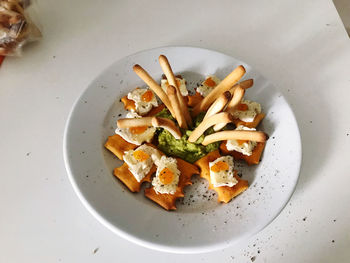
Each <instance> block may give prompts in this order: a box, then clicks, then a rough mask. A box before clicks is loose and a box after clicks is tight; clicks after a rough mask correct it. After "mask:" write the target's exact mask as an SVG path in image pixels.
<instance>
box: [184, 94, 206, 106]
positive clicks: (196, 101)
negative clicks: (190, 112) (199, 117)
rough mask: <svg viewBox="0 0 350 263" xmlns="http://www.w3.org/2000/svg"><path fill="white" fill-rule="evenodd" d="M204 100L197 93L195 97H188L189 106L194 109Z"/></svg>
mask: <svg viewBox="0 0 350 263" xmlns="http://www.w3.org/2000/svg"><path fill="white" fill-rule="evenodd" d="M202 100H203V96H202V95H201V94H200V93H198V92H196V93H195V94H194V95H188V96H187V105H188V106H190V107H194V106H196V105H197V104H199V103H200V102H201V101H202Z"/></svg>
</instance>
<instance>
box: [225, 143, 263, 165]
mask: <svg viewBox="0 0 350 263" xmlns="http://www.w3.org/2000/svg"><path fill="white" fill-rule="evenodd" d="M264 148H265V142H258V143H257V145H256V146H255V148H254V150H253V152H252V155H250V156H248V155H244V154H243V153H240V152H237V151H229V150H227V147H226V141H224V142H222V143H221V144H220V150H221V152H222V153H223V154H229V155H232V156H233V158H234V159H235V160H244V161H246V162H247V164H248V165H253V164H258V163H259V162H260V158H261V155H262V153H263V151H264Z"/></svg>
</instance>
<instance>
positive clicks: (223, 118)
mask: <svg viewBox="0 0 350 263" xmlns="http://www.w3.org/2000/svg"><path fill="white" fill-rule="evenodd" d="M232 121H233V117H232V115H231V114H230V113H228V112H221V113H218V114H215V115H212V116H210V117H209V118H207V119H205V120H203V121H202V123H201V124H199V125H198V126H197V128H196V129H194V131H193V132H192V134H191V135H190V137H188V141H189V142H195V141H197V139H198V138H199V137H200V136H201V135H202V134H203V133H204V132H205V131H206V130H207V129H208V128H210V127H211V126H213V125H215V124H217V123H229V122H232Z"/></svg>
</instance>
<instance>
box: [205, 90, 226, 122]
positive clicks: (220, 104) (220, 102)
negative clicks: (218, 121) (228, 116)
mask: <svg viewBox="0 0 350 263" xmlns="http://www.w3.org/2000/svg"><path fill="white" fill-rule="evenodd" d="M230 99H231V93H230V92H229V91H225V92H224V93H223V94H221V95H220V96H219V98H217V99H216V101H214V103H213V104H212V105H211V106H210V107H209V109H208V111H207V113H206V114H205V116H204V120H205V119H206V118H208V117H210V116H212V115H214V114H216V113H219V112H220V111H221V110H222V109H223V108H224V107H225V106H226V104H227V102H229V100H230Z"/></svg>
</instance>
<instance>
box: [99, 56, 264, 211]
mask: <svg viewBox="0 0 350 263" xmlns="http://www.w3.org/2000/svg"><path fill="white" fill-rule="evenodd" d="M158 60H159V64H160V66H161V68H162V70H163V72H164V75H163V78H162V79H161V83H157V82H156V81H155V80H154V79H153V78H152V77H151V76H150V75H149V73H148V72H147V71H146V70H145V69H144V68H142V67H141V66H140V65H138V64H136V65H134V66H133V70H134V72H135V73H136V74H137V75H138V76H139V77H140V78H141V79H142V80H143V81H144V82H145V83H146V84H147V85H148V86H147V88H140V87H137V88H135V89H133V90H132V91H130V92H129V93H128V94H127V95H125V96H123V97H122V98H121V99H120V101H121V102H123V104H124V108H125V110H127V111H129V112H128V113H127V115H126V117H127V118H121V119H119V120H118V121H117V126H118V128H117V129H116V130H115V133H116V134H115V135H113V136H110V137H109V138H108V140H107V142H106V143H105V147H106V148H107V149H108V150H110V151H111V152H112V153H114V154H115V155H116V156H117V157H118V158H119V159H120V160H122V161H124V163H123V165H121V166H120V167H117V168H115V169H114V175H115V176H116V177H117V178H118V179H119V180H120V181H121V182H122V183H124V185H126V187H127V188H128V189H129V190H130V191H131V192H139V191H140V189H141V185H142V184H143V183H145V182H148V183H151V187H148V188H146V189H145V191H144V194H145V196H146V197H147V198H149V199H151V200H152V201H154V202H155V203H157V204H158V205H160V206H161V207H163V208H164V209H166V210H175V209H176V200H177V199H178V198H181V197H184V187H185V186H187V185H191V184H192V181H191V177H192V175H194V174H200V177H202V178H204V179H206V180H207V181H208V183H209V189H213V190H214V191H216V192H217V194H218V202H222V203H228V202H230V201H231V200H232V199H233V198H234V197H236V196H238V195H239V194H241V193H242V192H244V191H245V190H246V189H247V188H248V181H247V180H244V179H241V178H240V177H239V176H238V175H237V171H236V170H235V169H234V162H235V160H240V159H242V160H245V161H246V163H247V164H248V165H257V164H258V163H259V161H260V158H261V155H262V152H263V150H264V147H265V142H266V139H267V135H266V134H265V133H264V132H261V131H257V130H256V128H257V126H258V125H259V123H260V122H261V121H262V119H263V118H264V117H265V114H264V113H262V111H261V105H260V104H259V103H258V102H255V101H250V100H245V99H244V94H245V90H246V89H248V88H250V87H252V86H253V83H254V81H253V79H248V80H245V81H241V82H239V81H240V80H241V79H242V77H243V75H244V74H245V68H244V66H242V65H240V66H238V67H236V68H235V69H234V70H233V71H232V72H231V73H230V74H228V75H227V76H226V77H225V78H224V79H223V80H222V81H220V79H219V78H218V77H216V76H215V75H211V76H208V77H206V79H205V80H204V81H203V83H201V85H199V86H198V87H197V88H196V89H195V94H194V95H189V92H188V89H187V87H186V80H185V79H184V78H183V77H182V76H181V75H179V76H177V77H176V76H175V75H174V73H173V70H172V68H171V66H170V63H169V61H168V58H167V57H166V56H165V55H160V56H159V58H158Z"/></svg>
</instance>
